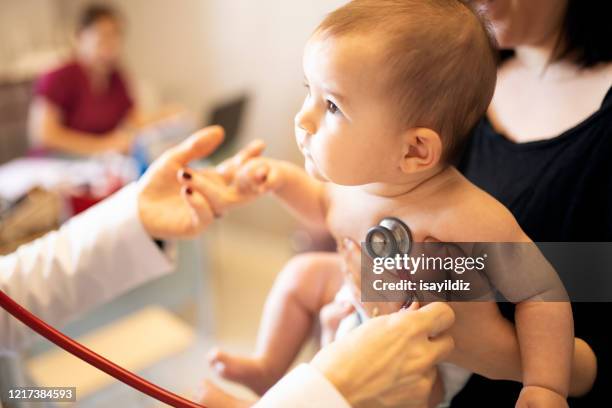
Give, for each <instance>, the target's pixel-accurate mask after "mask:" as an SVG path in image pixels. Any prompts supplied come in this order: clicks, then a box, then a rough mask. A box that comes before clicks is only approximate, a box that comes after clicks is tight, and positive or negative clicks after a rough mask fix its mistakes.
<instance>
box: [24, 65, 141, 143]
mask: <svg viewBox="0 0 612 408" xmlns="http://www.w3.org/2000/svg"><path fill="white" fill-rule="evenodd" d="M34 94H35V95H39V96H42V97H44V98H45V99H47V100H48V101H50V102H52V103H53V104H54V105H56V106H57V107H58V108H59V109H60V111H61V112H62V116H63V123H64V125H65V126H66V127H68V128H70V129H74V130H79V131H82V132H87V133H97V134H102V133H106V132H110V131H112V130H113V129H115V127H117V126H118V125H119V124H120V123H121V121H122V120H123V119H124V118H125V117H126V115H127V113H128V112H129V111H130V109H131V108H132V106H133V102H132V98H131V97H130V94H129V92H128V89H127V86H126V85H125V82H124V81H123V78H122V76H121V73H120V72H119V71H118V70H115V71H113V72H112V73H111V76H110V79H109V83H108V87H107V89H105V90H104V91H103V92H94V90H93V89H92V87H91V84H90V82H89V78H88V77H87V74H86V72H85V71H84V69H83V68H82V67H81V66H80V65H79V64H78V63H76V62H71V63H68V64H66V65H64V66H62V67H59V68H57V69H54V70H52V71H51V72H48V73H46V74H44V75H43V76H42V77H40V78H39V79H38V81H37V82H36V85H35V86H34Z"/></svg>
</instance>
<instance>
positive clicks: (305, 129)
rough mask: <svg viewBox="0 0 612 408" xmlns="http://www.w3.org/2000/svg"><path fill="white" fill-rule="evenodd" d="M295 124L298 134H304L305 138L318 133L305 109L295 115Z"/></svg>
mask: <svg viewBox="0 0 612 408" xmlns="http://www.w3.org/2000/svg"><path fill="white" fill-rule="evenodd" d="M294 123H295V128H296V133H304V135H303V137H304V138H306V137H308V136H309V135H312V134H314V133H315V131H316V129H315V127H314V124H313V121H312V120H311V119H310V118H309V116H308V114H307V112H306V111H305V110H304V109H302V110H301V111H299V112H298V113H297V114H296V115H295V119H294ZM297 130H300V132H297Z"/></svg>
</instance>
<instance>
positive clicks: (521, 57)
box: [514, 30, 578, 80]
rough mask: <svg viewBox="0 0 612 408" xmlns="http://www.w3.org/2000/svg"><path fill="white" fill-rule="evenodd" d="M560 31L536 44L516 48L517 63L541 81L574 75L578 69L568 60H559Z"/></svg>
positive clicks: (560, 47)
mask: <svg viewBox="0 0 612 408" xmlns="http://www.w3.org/2000/svg"><path fill="white" fill-rule="evenodd" d="M560 35H561V33H560V30H555V31H553V32H551V33H550V34H549V35H547V36H546V37H545V38H544V39H542V40H541V41H539V42H537V43H534V44H527V45H520V46H517V47H515V49H514V52H515V55H516V62H518V63H519V64H520V66H521V67H522V68H523V69H524V70H526V71H528V72H531V73H532V74H533V75H534V76H537V77H538V78H539V79H540V80H546V79H553V80H554V79H559V78H565V77H567V75H568V74H570V75H574V74H575V73H576V70H577V69H578V67H577V66H576V64H574V63H573V62H571V61H569V60H568V59H567V58H562V59H559V57H560V55H559V53H560V50H561V49H562V42H560V41H562V40H560V38H559V36H560Z"/></svg>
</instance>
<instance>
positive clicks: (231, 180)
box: [178, 140, 265, 217]
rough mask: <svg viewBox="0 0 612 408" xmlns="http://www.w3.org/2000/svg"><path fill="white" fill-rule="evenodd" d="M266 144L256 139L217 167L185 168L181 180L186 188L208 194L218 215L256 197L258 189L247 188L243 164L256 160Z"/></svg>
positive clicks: (204, 195) (209, 202)
mask: <svg viewBox="0 0 612 408" xmlns="http://www.w3.org/2000/svg"><path fill="white" fill-rule="evenodd" d="M264 148H265V145H264V143H263V142H262V141H261V140H255V141H252V142H251V143H249V144H248V145H247V146H246V147H244V148H243V149H242V150H240V151H239V152H238V153H236V154H235V155H234V156H232V157H230V158H229V159H227V160H225V161H223V162H222V163H221V164H219V165H218V166H216V167H214V168H207V169H203V170H193V169H189V168H183V169H181V171H180V172H179V174H178V180H179V182H180V183H181V185H183V187H184V188H188V189H189V190H190V191H192V192H193V193H194V194H199V195H201V196H203V197H205V198H206V200H207V201H208V204H209V205H210V208H211V209H212V212H213V214H214V215H215V217H220V216H222V215H223V214H224V213H225V212H226V211H228V210H229V209H231V208H233V207H236V206H238V205H243V204H246V203H248V202H250V201H252V200H253V199H255V198H256V197H257V196H258V195H260V193H259V192H257V191H253V190H251V189H248V188H245V187H244V186H243V185H242V184H241V183H240V180H241V179H242V178H243V177H242V176H241V174H243V173H244V166H245V164H246V163H250V162H252V161H253V160H260V159H262V158H261V157H260V155H261V153H262V152H263V150H264ZM189 202H191V201H189Z"/></svg>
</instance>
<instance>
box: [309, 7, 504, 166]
mask: <svg viewBox="0 0 612 408" xmlns="http://www.w3.org/2000/svg"><path fill="white" fill-rule="evenodd" d="M316 34H319V35H322V36H324V37H340V36H343V35H359V36H363V37H364V39H367V40H368V41H382V42H383V44H384V47H383V50H384V51H383V55H382V59H381V62H382V64H383V66H382V68H381V72H380V74H381V75H386V76H387V77H386V81H385V83H386V89H384V90H383V92H385V93H386V94H387V95H389V97H390V98H391V100H390V102H392V104H393V105H392V106H395V107H396V109H397V115H399V116H398V117H399V118H402V123H401V125H402V126H403V127H406V128H408V127H427V128H430V129H432V130H435V131H436V132H438V134H440V137H441V138H442V143H443V154H442V160H445V161H454V160H455V159H456V156H457V155H458V154H459V153H460V152H461V150H462V148H463V145H464V142H465V140H466V139H467V136H468V135H469V133H470V132H471V130H472V129H473V128H474V126H475V125H476V123H477V122H478V120H479V119H480V118H481V117H482V116H483V115H484V114H485V112H486V110H487V107H488V106H489V103H490V102H491V98H492V97H493V92H494V89H495V80H496V71H497V55H498V53H497V51H496V45H495V39H494V37H493V35H492V34H491V30H490V29H489V28H488V26H487V24H486V22H485V21H484V19H483V18H482V16H479V15H478V14H477V13H476V12H475V11H474V10H472V9H471V8H470V7H469V6H468V5H466V4H465V3H464V2H462V1H460V0H354V1H351V2H350V3H348V4H346V5H345V6H343V7H340V8H339V9H337V10H335V11H333V12H332V13H330V14H329V15H328V16H327V17H326V18H325V19H324V20H323V22H321V24H320V25H319V27H318V28H317V30H316Z"/></svg>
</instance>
